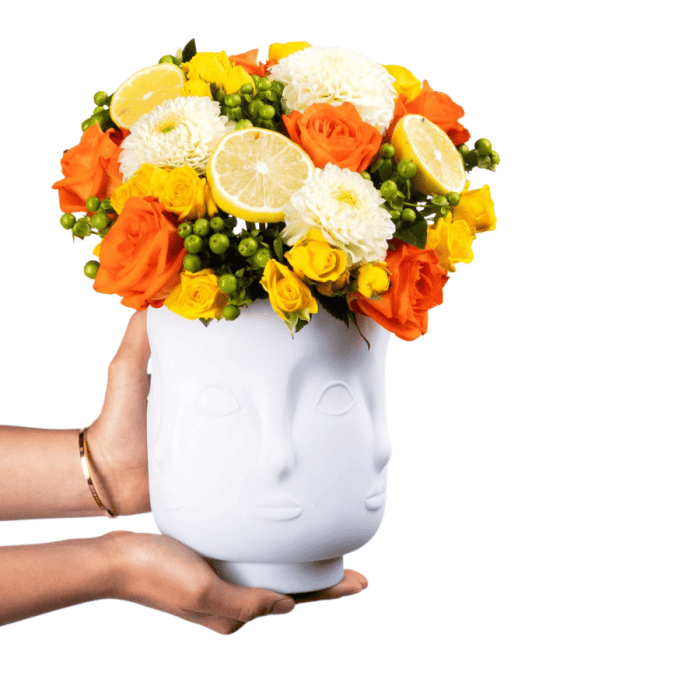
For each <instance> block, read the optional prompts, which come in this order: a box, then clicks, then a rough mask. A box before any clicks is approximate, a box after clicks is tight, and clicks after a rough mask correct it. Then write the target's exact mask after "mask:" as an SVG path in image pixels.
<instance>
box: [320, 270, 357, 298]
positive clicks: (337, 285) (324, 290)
mask: <svg viewBox="0 0 700 700" xmlns="http://www.w3.org/2000/svg"><path fill="white" fill-rule="evenodd" d="M349 287H350V270H345V272H343V274H342V275H340V277H338V279H337V280H335V281H334V282H319V283H318V284H317V285H316V291H317V292H318V293H319V294H323V296H324V297H336V296H344V295H345V293H346V292H348V291H350V290H349Z"/></svg>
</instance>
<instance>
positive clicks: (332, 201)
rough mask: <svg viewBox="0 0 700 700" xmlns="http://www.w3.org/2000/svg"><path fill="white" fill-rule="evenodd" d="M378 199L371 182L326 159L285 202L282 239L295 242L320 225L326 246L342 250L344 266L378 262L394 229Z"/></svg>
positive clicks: (384, 255) (381, 258)
mask: <svg viewBox="0 0 700 700" xmlns="http://www.w3.org/2000/svg"><path fill="white" fill-rule="evenodd" d="M383 203H384V200H383V199H382V198H381V196H380V195H379V192H378V191H377V189H376V188H375V187H374V185H373V184H372V183H371V181H369V180H365V179H364V178H363V177H362V176H361V175H360V174H359V173H356V172H353V171H352V170H347V169H346V168H339V167H338V166H337V165H333V164H332V163H329V164H328V165H326V167H325V168H324V169H323V170H320V169H319V168H316V170H315V172H314V174H313V175H312V176H311V177H310V178H309V179H308V180H307V181H306V182H305V183H304V184H303V185H302V187H301V188H300V189H298V190H297V191H296V192H295V193H294V194H293V195H292V198H291V199H290V200H289V202H287V204H285V206H284V219H285V222H286V226H285V228H284V229H283V231H282V233H281V236H282V240H284V241H285V243H287V244H289V245H294V244H295V243H296V242H297V241H298V240H300V239H301V238H302V237H303V236H304V234H306V233H307V232H308V231H310V230H311V229H320V230H321V233H322V234H323V237H324V238H325V239H326V241H328V243H329V244H330V245H333V246H337V247H338V248H340V249H341V250H344V251H345V253H346V254H347V256H348V264H349V266H351V267H354V266H356V265H361V264H363V263H366V262H375V261H383V260H384V258H386V252H387V241H388V240H389V239H390V238H391V237H392V236H393V235H394V231H395V230H396V229H395V226H394V224H393V222H392V221H391V217H390V216H389V212H388V211H387V210H386V209H385V208H384V207H383V206H382V204H383Z"/></svg>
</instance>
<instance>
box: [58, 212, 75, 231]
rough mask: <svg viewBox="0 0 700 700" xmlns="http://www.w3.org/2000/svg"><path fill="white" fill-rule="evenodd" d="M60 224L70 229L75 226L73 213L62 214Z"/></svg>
mask: <svg viewBox="0 0 700 700" xmlns="http://www.w3.org/2000/svg"><path fill="white" fill-rule="evenodd" d="M61 226H63V228H65V229H71V228H73V226H75V217H74V216H73V214H64V215H63V216H62V217H61Z"/></svg>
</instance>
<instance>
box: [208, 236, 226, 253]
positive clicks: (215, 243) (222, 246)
mask: <svg viewBox="0 0 700 700" xmlns="http://www.w3.org/2000/svg"><path fill="white" fill-rule="evenodd" d="M230 245H231V241H230V240H229V238H228V236H227V235H226V234H225V233H215V234H214V235H212V237H211V238H210V239H209V247H210V248H211V251H212V253H218V254H219V255H221V254H222V253H225V252H226V251H227V250H228V247H229V246H230Z"/></svg>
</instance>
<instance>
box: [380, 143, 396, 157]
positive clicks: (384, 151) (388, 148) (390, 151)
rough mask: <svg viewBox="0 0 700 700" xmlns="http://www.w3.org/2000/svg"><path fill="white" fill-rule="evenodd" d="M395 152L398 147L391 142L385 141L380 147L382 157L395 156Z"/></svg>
mask: <svg viewBox="0 0 700 700" xmlns="http://www.w3.org/2000/svg"><path fill="white" fill-rule="evenodd" d="M395 153H396V149H395V148H394V147H393V146H392V145H391V144H390V143H385V144H384V145H383V146H382V147H381V148H380V149H379V154H380V155H381V156H382V158H393V157H394V154H395Z"/></svg>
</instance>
